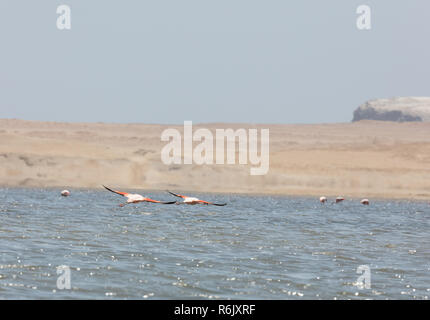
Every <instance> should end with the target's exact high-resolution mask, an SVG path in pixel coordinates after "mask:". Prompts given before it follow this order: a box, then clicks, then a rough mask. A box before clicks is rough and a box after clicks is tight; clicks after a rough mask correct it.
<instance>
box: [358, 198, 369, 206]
mask: <svg viewBox="0 0 430 320" xmlns="http://www.w3.org/2000/svg"><path fill="white" fill-rule="evenodd" d="M360 203H361V204H364V205H366V206H368V205H369V204H370V202H369V199H363V200H361V201H360Z"/></svg>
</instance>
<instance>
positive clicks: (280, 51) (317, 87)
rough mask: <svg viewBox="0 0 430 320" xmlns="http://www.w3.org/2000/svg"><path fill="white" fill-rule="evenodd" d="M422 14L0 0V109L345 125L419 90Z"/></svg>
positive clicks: (385, 8)
mask: <svg viewBox="0 0 430 320" xmlns="http://www.w3.org/2000/svg"><path fill="white" fill-rule="evenodd" d="M62 4H66V5H69V6H70V8H71V29H70V30H59V29H58V28H57V24H56V22H57V18H58V16H59V14H57V12H56V11H57V7H58V6H59V5H62ZM362 4H366V5H368V6H369V7H370V8H371V10H372V16H371V18H372V20H371V22H372V29H371V30H358V28H357V26H356V20H357V18H358V16H359V15H358V14H357V13H356V9H357V7H358V6H359V5H362ZM429 16H430V1H428V0H408V1H392V0H373V1H372V0H367V1H364V0H361V1H360V0H358V1H357V0H355V1H353V0H326V1H321V0H313V1H310V0H296V1H285V0H267V1H263V0H258V1H257V0H180V1H178V0H151V1H146V0H140V1H138V0H136V1H131V0H124V1H100V0H92V1H87V0H62V1H53V0H44V1H33V0H26V1H23V0H2V1H1V2H0V40H1V42H0V118H19V119H26V120H43V121H66V122H119V123H136V122H142V123H161V124H181V123H183V122H184V121H185V120H191V121H193V122H195V123H205V122H242V123H332V122H349V121H351V119H352V113H353V111H354V109H356V108H357V107H358V106H359V105H361V104H362V103H364V102H366V101H367V100H369V99H376V98H390V97H397V96H430V85H429V83H430V81H429V80H430V41H429V39H430V19H429Z"/></svg>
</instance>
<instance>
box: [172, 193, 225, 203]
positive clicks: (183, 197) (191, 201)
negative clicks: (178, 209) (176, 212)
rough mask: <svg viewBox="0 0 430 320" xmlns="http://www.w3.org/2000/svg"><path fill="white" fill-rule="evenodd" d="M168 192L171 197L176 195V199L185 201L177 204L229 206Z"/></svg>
mask: <svg viewBox="0 0 430 320" xmlns="http://www.w3.org/2000/svg"><path fill="white" fill-rule="evenodd" d="M167 192H168V193H170V194H171V195H174V196H175V197H178V198H182V199H184V201H182V202H177V203H176V204H181V203H183V204H190V205H195V204H199V203H201V204H206V205H209V204H210V205H213V206H225V205H227V203H213V202H208V201H203V200H200V199H197V198H193V197H187V196H183V195H180V194H176V193H173V192H170V191H169V190H167Z"/></svg>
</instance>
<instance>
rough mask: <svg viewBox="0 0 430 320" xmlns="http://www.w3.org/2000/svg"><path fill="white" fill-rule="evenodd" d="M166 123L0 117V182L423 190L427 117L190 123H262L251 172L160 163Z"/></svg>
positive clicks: (348, 192)
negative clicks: (262, 143)
mask: <svg viewBox="0 0 430 320" xmlns="http://www.w3.org/2000/svg"><path fill="white" fill-rule="evenodd" d="M167 128H176V129H178V130H179V131H182V129H183V126H181V125H172V126H167V125H155V124H139V123H134V124H112V123H109V124H108V123H57V122H38V121H24V120H16V119H0V185H1V186H5V187H42V188H90V189H94V188H95V189H98V188H100V186H101V184H106V185H111V186H114V187H116V188H123V189H124V188H125V189H128V190H137V189H146V190H154V191H156V190H160V191H162V190H166V189H171V190H176V191H181V192H200V191H201V192H215V193H239V194H255V195H290V196H311V197H319V196H322V195H324V196H327V197H335V196H339V195H342V196H344V197H346V198H357V199H358V198H364V197H365V198H380V199H387V198H389V199H409V200H429V199H430V123H392V122H378V121H360V122H355V123H334V124H303V125H281V124H276V125H275V124H273V125H270V124H269V125H260V124H259V125H256V124H249V125H247V124H225V123H224V124H222V123H217V124H213V123H212V124H198V125H194V126H193V129H194V130H197V129H198V128H207V129H209V130H210V131H212V132H215V129H217V128H232V129H238V128H245V129H248V128H257V129H263V128H268V129H270V170H269V173H268V174H267V175H265V176H251V175H250V174H249V169H250V166H249V165H204V166H198V165H170V166H167V165H165V164H163V163H162V162H161V160H160V151H161V149H162V148H163V146H165V145H166V142H162V141H161V140H160V137H161V133H162V131H163V130H164V129H167Z"/></svg>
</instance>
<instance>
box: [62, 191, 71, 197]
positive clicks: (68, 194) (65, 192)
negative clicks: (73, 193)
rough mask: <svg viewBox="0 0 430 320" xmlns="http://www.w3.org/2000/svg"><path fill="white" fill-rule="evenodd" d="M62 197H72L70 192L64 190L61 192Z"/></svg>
mask: <svg viewBox="0 0 430 320" xmlns="http://www.w3.org/2000/svg"><path fill="white" fill-rule="evenodd" d="M61 195H62V196H63V197H68V196H70V191H69V190H63V191H61Z"/></svg>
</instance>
